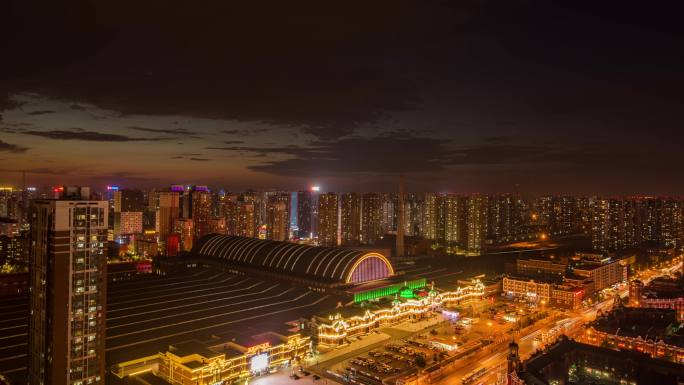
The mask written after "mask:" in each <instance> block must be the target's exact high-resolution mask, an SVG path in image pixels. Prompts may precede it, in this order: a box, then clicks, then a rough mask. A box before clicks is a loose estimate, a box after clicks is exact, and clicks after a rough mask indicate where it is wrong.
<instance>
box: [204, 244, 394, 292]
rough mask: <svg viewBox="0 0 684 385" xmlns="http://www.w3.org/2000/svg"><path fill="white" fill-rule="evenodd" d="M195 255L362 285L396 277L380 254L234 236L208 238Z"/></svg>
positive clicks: (318, 279)
mask: <svg viewBox="0 0 684 385" xmlns="http://www.w3.org/2000/svg"><path fill="white" fill-rule="evenodd" d="M193 253H194V254H195V255H197V256H201V257H204V258H213V259H219V260H224V261H226V262H227V263H230V264H233V265H243V266H247V267H251V268H256V269H263V270H265V271H270V272H278V273H283V274H285V275H295V276H299V277H305V278H309V279H313V280H317V281H324V282H343V283H361V282H366V281H372V280H376V279H382V278H387V277H389V276H391V275H393V274H394V269H393V268H392V264H391V263H390V262H389V260H388V259H387V258H386V257H385V256H383V255H382V254H380V253H374V252H373V253H367V252H364V251H360V250H352V249H343V248H332V247H318V246H309V245H300V244H296V243H289V242H279V241H270V240H262V239H257V238H247V237H238V236H232V235H219V234H211V235H207V236H205V237H203V238H202V239H201V240H200V241H199V242H198V244H197V245H196V247H195V248H194V250H193Z"/></svg>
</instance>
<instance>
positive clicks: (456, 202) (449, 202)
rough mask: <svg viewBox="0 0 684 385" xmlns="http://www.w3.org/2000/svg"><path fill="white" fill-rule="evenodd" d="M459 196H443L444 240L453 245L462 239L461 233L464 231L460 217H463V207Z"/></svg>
mask: <svg viewBox="0 0 684 385" xmlns="http://www.w3.org/2000/svg"><path fill="white" fill-rule="evenodd" d="M459 198H460V197H459V196H457V195H454V194H447V195H446V196H444V198H443V199H444V202H443V206H444V210H443V212H444V242H446V243H447V244H448V245H455V244H457V243H459V241H460V240H461V239H462V235H461V234H462V233H464V232H465V231H466V229H465V228H464V227H463V225H462V222H463V221H461V218H462V217H464V216H465V215H464V212H463V211H464V210H463V207H462V206H461V205H460V199H459Z"/></svg>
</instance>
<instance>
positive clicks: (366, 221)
mask: <svg viewBox="0 0 684 385" xmlns="http://www.w3.org/2000/svg"><path fill="white" fill-rule="evenodd" d="M381 209H382V198H381V196H380V194H378V193H365V194H363V196H362V198H361V243H363V244H366V245H372V244H374V243H375V242H377V241H378V240H379V239H380V237H382V235H383V231H382V223H381V222H382V221H381V218H380V215H381V211H382V210H381Z"/></svg>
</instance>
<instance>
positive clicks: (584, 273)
mask: <svg viewBox="0 0 684 385" xmlns="http://www.w3.org/2000/svg"><path fill="white" fill-rule="evenodd" d="M572 271H573V274H575V275H578V276H581V277H586V278H589V279H590V280H591V281H592V282H594V290H595V291H601V290H603V289H606V288H609V287H611V286H613V285H615V284H618V283H620V282H624V281H626V280H627V269H626V267H625V266H623V265H621V264H620V263H619V261H612V260H610V261H601V262H592V261H588V260H584V261H582V262H580V263H578V264H576V265H574V266H573V268H572Z"/></svg>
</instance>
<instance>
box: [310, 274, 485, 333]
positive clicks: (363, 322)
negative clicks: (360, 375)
mask: <svg viewBox="0 0 684 385" xmlns="http://www.w3.org/2000/svg"><path fill="white" fill-rule="evenodd" d="M484 296H485V287H484V285H483V284H482V282H480V281H474V282H473V285H469V286H465V287H459V288H457V289H456V290H454V291H446V292H442V293H438V292H436V291H434V290H431V291H430V293H429V294H428V295H427V296H426V297H423V298H409V299H399V298H395V299H394V300H393V301H392V302H391V306H389V307H380V308H373V309H371V308H368V307H370V306H372V305H370V306H367V307H353V308H341V309H338V312H337V313H335V314H330V315H329V316H328V317H327V318H326V317H320V316H319V317H314V318H313V319H312V322H311V325H310V326H309V327H310V329H313V330H314V333H315V339H316V342H317V343H318V344H319V345H323V346H338V345H342V344H344V343H345V342H346V340H347V338H349V337H353V336H355V335H359V334H365V333H370V332H372V331H373V330H375V329H377V328H379V327H384V326H389V325H394V324H397V323H399V322H402V321H406V320H411V319H420V318H422V317H423V316H424V315H425V314H427V313H428V312H430V311H432V310H435V309H437V308H439V307H441V306H447V305H455V304H462V303H468V302H470V301H479V300H482V299H483V298H484ZM354 313H356V314H354Z"/></svg>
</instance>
